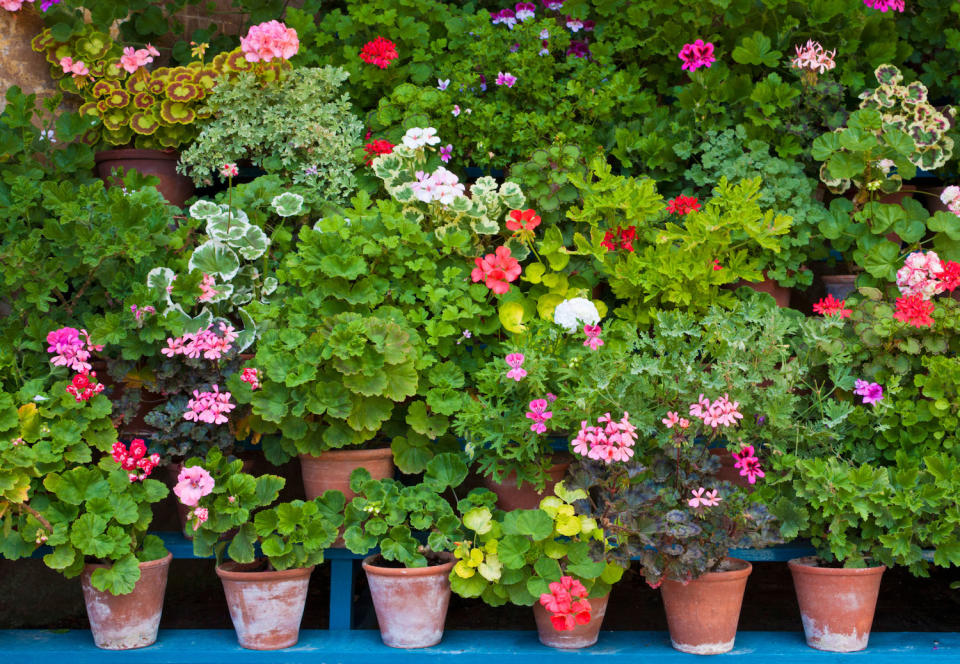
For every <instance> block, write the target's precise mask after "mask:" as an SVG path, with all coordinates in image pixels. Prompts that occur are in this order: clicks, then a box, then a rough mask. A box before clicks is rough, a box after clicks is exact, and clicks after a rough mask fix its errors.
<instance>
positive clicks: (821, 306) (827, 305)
mask: <svg viewBox="0 0 960 664" xmlns="http://www.w3.org/2000/svg"><path fill="white" fill-rule="evenodd" d="M846 303H847V301H846V300H838V299H836V298H835V297H833V295H832V294H828V295H827V296H826V297H823V298H820V301H819V302H817V303H816V304H814V305H813V312H814V313H817V314H820V315H822V316H833V315H835V314H840V318H850V313H851V310H850V309H844V308H843V307H844V305H846Z"/></svg>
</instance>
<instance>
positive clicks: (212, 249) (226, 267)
mask: <svg viewBox="0 0 960 664" xmlns="http://www.w3.org/2000/svg"><path fill="white" fill-rule="evenodd" d="M187 268H188V269H189V270H190V271H191V272H192V271H193V270H200V272H202V273H204V274H209V275H211V276H216V277H219V278H220V280H221V281H230V280H231V279H233V278H234V277H235V276H236V275H237V272H238V271H239V270H240V259H239V258H238V257H237V254H236V253H235V252H234V251H233V249H231V248H230V247H228V246H227V245H225V244H223V243H222V242H217V241H216V240H207V241H206V242H204V243H203V244H201V245H200V246H199V247H197V248H196V249H194V250H193V255H192V256H190V262H189V263H188V264H187Z"/></svg>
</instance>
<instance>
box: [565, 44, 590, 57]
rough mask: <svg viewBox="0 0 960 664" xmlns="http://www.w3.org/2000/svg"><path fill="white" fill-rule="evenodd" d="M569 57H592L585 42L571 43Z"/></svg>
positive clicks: (568, 50) (568, 51)
mask: <svg viewBox="0 0 960 664" xmlns="http://www.w3.org/2000/svg"><path fill="white" fill-rule="evenodd" d="M567 55H572V56H573V57H575V58H588V57H590V47H589V46H587V42H585V41H571V42H570V48H568V49H567Z"/></svg>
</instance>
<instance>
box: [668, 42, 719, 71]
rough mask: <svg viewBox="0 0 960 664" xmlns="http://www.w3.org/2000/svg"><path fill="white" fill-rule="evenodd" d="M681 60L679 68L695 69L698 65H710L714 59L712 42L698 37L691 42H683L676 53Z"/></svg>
mask: <svg viewBox="0 0 960 664" xmlns="http://www.w3.org/2000/svg"><path fill="white" fill-rule="evenodd" d="M677 57H678V58H680V59H681V60H683V66H682V67H681V69H686V70H688V71H696V70H697V69H699V68H700V67H708V68H709V67H710V65H712V64H713V63H714V61H715V60H716V58H715V57H714V55H713V44H711V43H710V42H704V41H703V40H702V39H698V40H696V41H695V42H693V43H692V44H684V45H683V48H682V49H680V52H679V53H678V54H677Z"/></svg>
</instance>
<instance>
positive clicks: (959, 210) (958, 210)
mask: <svg viewBox="0 0 960 664" xmlns="http://www.w3.org/2000/svg"><path fill="white" fill-rule="evenodd" d="M940 201H941V202H942V203H943V204H944V205H946V206H947V209H948V210H950V211H951V212H952V213H954V214H955V215H957V216H958V217H960V187H958V186H957V185H955V184H954V185H950V186H949V187H945V188H944V190H943V191H942V192H940Z"/></svg>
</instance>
